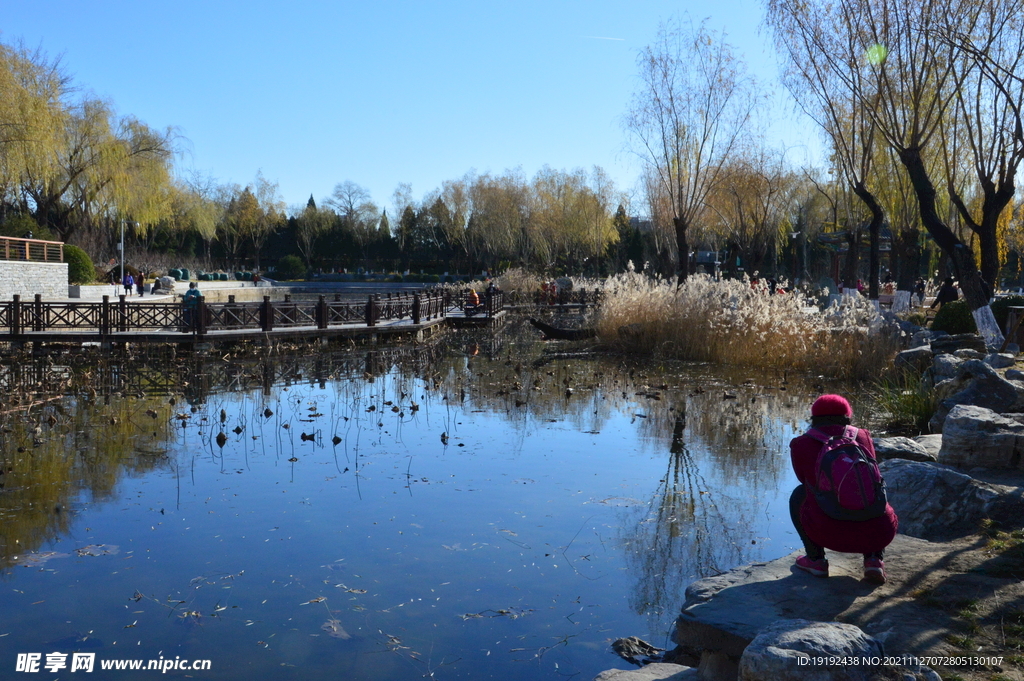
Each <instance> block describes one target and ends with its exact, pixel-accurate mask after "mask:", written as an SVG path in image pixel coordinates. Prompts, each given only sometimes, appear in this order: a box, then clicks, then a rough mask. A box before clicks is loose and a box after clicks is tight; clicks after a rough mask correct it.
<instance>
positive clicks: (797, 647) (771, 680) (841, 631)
mask: <svg viewBox="0 0 1024 681" xmlns="http://www.w3.org/2000/svg"><path fill="white" fill-rule="evenodd" d="M884 655H885V651H884V650H883V648H882V644H881V643H880V642H878V641H876V640H875V639H874V638H872V637H870V636H868V635H867V634H865V633H864V632H863V631H861V629H860V628H859V627H855V626H854V625H852V624H842V623H839V622H812V621H809V620H804V619H793V620H780V621H778V622H773V623H772V624H769V625H768V626H767V627H765V628H764V629H762V630H761V631H760V633H758V635H757V636H756V637H755V638H754V640H753V641H751V642H750V645H748V646H747V648H746V650H744V651H743V655H742V657H740V675H739V681H874V679H876V678H877V676H878V674H879V672H880V671H881V670H882V667H881V665H868V664H863V665H850V666H839V665H821V664H812V662H813V658H819V657H831V658H844V659H853V658H858V659H864V658H879V659H881V658H882V657H883V656H884Z"/></svg>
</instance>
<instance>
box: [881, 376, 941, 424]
mask: <svg viewBox="0 0 1024 681" xmlns="http://www.w3.org/2000/svg"><path fill="white" fill-rule="evenodd" d="M871 392H872V395H873V397H874V400H875V403H876V404H877V405H878V406H879V407H880V408H881V409H882V411H884V412H885V414H886V418H887V421H886V426H888V427H889V428H890V429H894V430H898V431H900V432H907V433H908V434H914V435H920V434H921V433H927V432H928V422H929V421H930V420H931V417H932V414H934V413H935V409H936V400H935V397H934V395H933V394H932V391H931V390H929V389H928V388H927V387H926V386H925V384H924V382H923V381H922V377H921V376H920V375H919V374H918V373H917V372H916V371H911V370H907V369H893V370H890V371H888V372H885V373H884V374H883V375H882V376H881V377H880V378H879V379H877V380H876V381H875V382H874V386H873V388H872V390H871Z"/></svg>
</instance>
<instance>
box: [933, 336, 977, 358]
mask: <svg viewBox="0 0 1024 681" xmlns="http://www.w3.org/2000/svg"><path fill="white" fill-rule="evenodd" d="M931 346H932V352H934V353H935V354H936V355H939V354H942V353H943V352H949V353H953V352H956V351H957V350H962V349H964V348H968V349H971V350H977V351H978V352H982V353H983V352H985V351H986V348H985V339H984V338H982V337H981V336H979V335H978V334H976V333H959V334H956V335H955V336H944V337H942V338H933V339H932V343H931Z"/></svg>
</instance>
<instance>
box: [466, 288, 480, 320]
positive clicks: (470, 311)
mask: <svg viewBox="0 0 1024 681" xmlns="http://www.w3.org/2000/svg"><path fill="white" fill-rule="evenodd" d="M482 309H483V305H481V304H480V294H479V293H477V292H476V289H473V288H471V289H469V293H467V294H466V307H465V310H466V316H467V317H472V316H473V315H474V314H476V313H477V312H480V311H481V310H482Z"/></svg>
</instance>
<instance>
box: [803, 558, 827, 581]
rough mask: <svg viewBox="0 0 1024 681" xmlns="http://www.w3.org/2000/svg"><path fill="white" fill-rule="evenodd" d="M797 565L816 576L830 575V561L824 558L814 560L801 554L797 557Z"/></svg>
mask: <svg viewBox="0 0 1024 681" xmlns="http://www.w3.org/2000/svg"><path fill="white" fill-rule="evenodd" d="M796 566H797V567H798V568H800V569H801V570H804V571H806V572H810V573H811V574H812V575H814V576H815V577H828V561H827V560H825V559H824V558H818V559H817V560H813V559H811V558H808V557H807V556H800V557H799V558H797V559H796Z"/></svg>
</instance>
